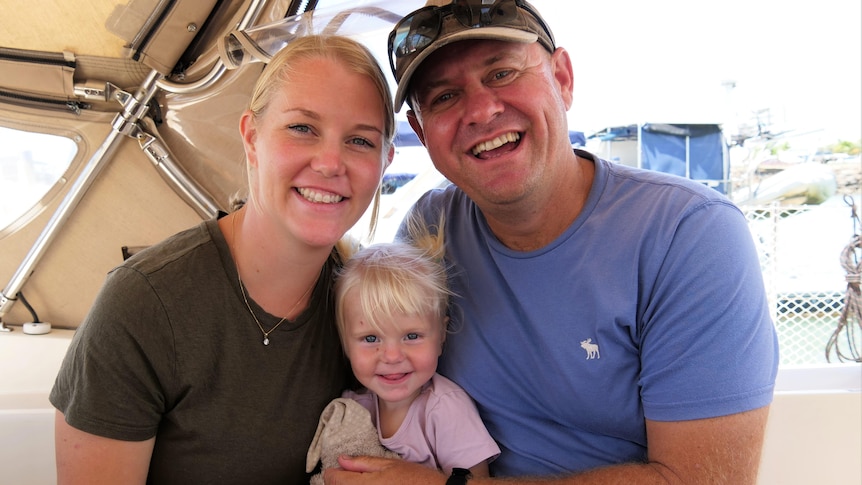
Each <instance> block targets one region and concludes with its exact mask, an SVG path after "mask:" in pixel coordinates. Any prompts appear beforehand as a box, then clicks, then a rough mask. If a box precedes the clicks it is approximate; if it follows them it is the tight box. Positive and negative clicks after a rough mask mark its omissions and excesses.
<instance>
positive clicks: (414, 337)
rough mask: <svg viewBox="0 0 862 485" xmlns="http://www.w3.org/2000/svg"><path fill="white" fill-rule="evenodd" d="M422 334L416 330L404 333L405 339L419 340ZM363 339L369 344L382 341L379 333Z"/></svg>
mask: <svg viewBox="0 0 862 485" xmlns="http://www.w3.org/2000/svg"><path fill="white" fill-rule="evenodd" d="M419 338H420V335H419V334H418V333H416V332H410V333H408V334H406V335H404V339H405V340H419ZM362 341H363V342H365V343H368V344H374V343H378V342H380V338H379V337H378V336H377V335H366V336H364V337H362Z"/></svg>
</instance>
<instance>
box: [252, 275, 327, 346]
mask: <svg viewBox="0 0 862 485" xmlns="http://www.w3.org/2000/svg"><path fill="white" fill-rule="evenodd" d="M236 279H237V281H239V292H240V293H242V301H243V302H245V307H246V308H248V312H249V313H250V314H251V318H253V319H254V323H256V324H257V328H259V329H260V333H262V334H263V345H269V334H271V333H272V332H273V330H275V329H276V328H278V326H279V325H281V324H282V323H284V321H285V320H287V317H286V316H285V317H282V318H281V320H279V321H278V323H276V324H275V325H273V326H272V328H270V329H269V330H264V329H263V325H261V324H260V320H258V319H257V315H255V314H254V310H252V309H251V305H249V304H248V297H246V296H245V294H246V291H245V286H244V285H243V284H242V278H240V277H239V268H237V271H236ZM314 283H316V281H315V282H312V283H311V286H309V287H308V289H307V290H305V293H303V294H302V296H300V297H299V300H297V301H296V303H294V304H293V307H292V308H291V309H290V311H288V312H287V314H288V315H290V314H291V313H293V311H294V310H296V307H297V306H299V302H301V301H302V300H303V299H304V298H305V296H306V295H308V292H310V291H311V289H312V288H314Z"/></svg>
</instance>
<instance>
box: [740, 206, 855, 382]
mask: <svg viewBox="0 0 862 485" xmlns="http://www.w3.org/2000/svg"><path fill="white" fill-rule="evenodd" d="M742 209H743V212H745V214H746V217H747V218H748V221H749V227H750V228H751V233H752V236H753V237H754V241H755V244H756V245H757V247H758V253H759V255H760V265H761V268H762V270H763V276H764V283H765V285H766V291H767V294H768V296H769V302H770V305H771V307H772V309H773V315H772V317H773V321H774V322H775V327H776V329H777V331H778V340H779V345H780V350H781V364H782V365H788V364H822V363H826V362H827V357H826V346H827V343H828V342H829V338H830V336H831V335H832V334H833V332H835V329H836V328H837V326H838V321H839V317H840V315H841V310H842V308H843V305H844V294H845V292H846V288H847V282H846V279H845V273H844V270H843V268H842V267H841V251H842V250H843V249H844V248H845V247H846V246H847V244H849V243H850V241H851V238H852V236H853V231H854V226H853V219H852V217H851V210H850V208H849V207H848V206H847V205H844V204H834V205H814V206H780V205H778V204H774V205H771V206H764V207H753V206H752V207H743V208H742ZM855 229H856V230H858V228H855ZM848 337H850V338H852V335H851V336H847V335H842V338H840V339H839V340H838V343H837V345H839V346H841V348H844V349H846V347H847V346H848V345H849V343H848V342H849V341H848V340H847V338H848ZM856 340H857V345H858V335H857V336H856ZM845 354H846V352H845ZM829 359H830V360H831V361H832V362H836V361H837V360H838V359H837V357H836V355H835V353H834V352H833V353H832V354H831V355H830V356H829Z"/></svg>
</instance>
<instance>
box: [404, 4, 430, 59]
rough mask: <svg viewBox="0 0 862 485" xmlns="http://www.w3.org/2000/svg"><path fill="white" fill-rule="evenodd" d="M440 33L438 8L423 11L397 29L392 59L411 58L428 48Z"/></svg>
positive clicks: (407, 19)
mask: <svg viewBox="0 0 862 485" xmlns="http://www.w3.org/2000/svg"><path fill="white" fill-rule="evenodd" d="M439 33H440V15H439V12H438V11H437V9H436V7H432V8H430V9H422V10H419V11H417V12H416V13H415V14H414V15H412V16H410V17H407V18H405V19H404V20H402V21H401V22H400V23H399V24H398V26H397V27H396V28H395V37H394V39H393V41H392V57H393V58H400V57H404V56H409V55H411V54H413V53H415V52H418V51H420V50H422V49H424V48H425V47H427V46H428V45H429V44H430V43H431V42H433V41H434V39H436V38H437V35H438V34H439Z"/></svg>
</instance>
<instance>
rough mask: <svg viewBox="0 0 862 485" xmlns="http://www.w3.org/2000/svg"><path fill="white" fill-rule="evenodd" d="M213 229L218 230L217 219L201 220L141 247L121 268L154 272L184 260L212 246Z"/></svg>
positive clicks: (148, 272)
mask: <svg viewBox="0 0 862 485" xmlns="http://www.w3.org/2000/svg"><path fill="white" fill-rule="evenodd" d="M213 231H218V224H217V223H216V220H215V219H211V220H207V221H204V222H201V223H200V224H198V225H196V226H193V227H190V228H188V229H185V230H183V231H180V232H178V233H176V234H173V235H172V236H169V237H168V238H166V239H163V240H162V241H160V242H158V243H155V244H153V245H152V246H148V247H144V248H139V251H137V252H135V253H134V254H132V255H131V256H130V257H128V258H127V259H125V260H124V261H123V263H122V264H121V265H120V268H128V269H132V270H135V271H137V272H140V273H143V274H152V273H154V272H157V271H159V270H162V269H164V268H165V267H166V266H168V265H170V264H171V263H175V262H178V261H182V260H183V259H184V258H186V257H187V256H189V255H190V254H193V253H195V252H196V251H197V250H199V249H201V248H202V247H208V246H211V245H212V244H213V242H214V234H213ZM219 234H220V233H219Z"/></svg>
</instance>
